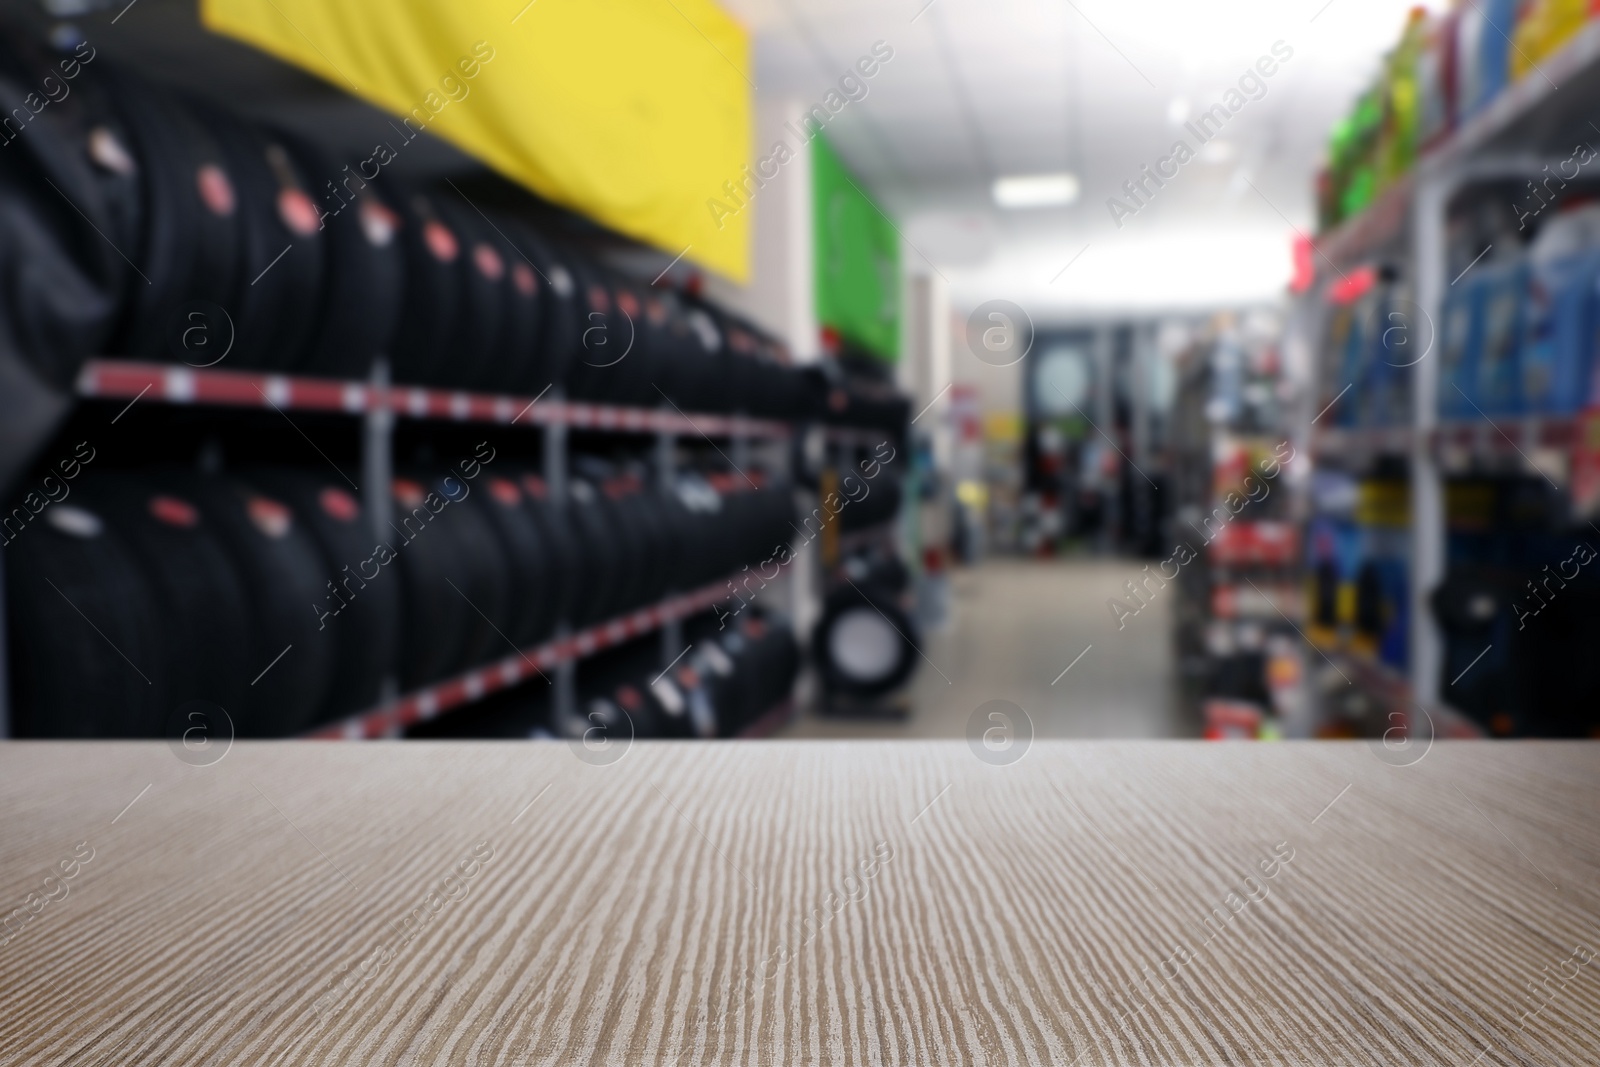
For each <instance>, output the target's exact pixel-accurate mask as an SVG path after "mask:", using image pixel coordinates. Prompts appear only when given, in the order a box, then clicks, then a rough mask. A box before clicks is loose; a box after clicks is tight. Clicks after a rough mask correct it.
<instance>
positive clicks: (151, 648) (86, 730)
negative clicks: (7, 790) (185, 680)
mask: <svg viewBox="0 0 1600 1067" xmlns="http://www.w3.org/2000/svg"><path fill="white" fill-rule="evenodd" d="M6 566H7V574H6V609H7V614H8V618H7V626H6V632H7V633H8V634H9V635H10V664H11V677H12V691H11V697H12V703H11V715H12V729H13V730H14V732H15V734H16V736H18V737H89V738H93V737H157V736H160V733H161V730H162V725H163V718H164V715H165V713H166V712H167V711H168V710H170V709H168V708H167V707H166V706H165V700H166V696H165V695H166V693H167V692H168V691H169V686H168V685H167V677H166V674H165V667H166V660H165V657H164V655H163V650H162V642H163V637H164V634H163V630H162V626H161V616H160V613H159V611H158V609H157V605H156V594H155V590H154V589H153V588H152V586H151V583H150V581H149V579H147V578H146V576H145V574H144V571H143V569H142V568H141V567H140V565H139V562H138V559H137V558H136V556H135V555H134V553H133V550H132V548H131V547H130V546H129V545H128V544H127V542H126V541H125V540H123V538H122V537H121V536H120V535H119V534H118V533H117V532H116V530H115V529H114V528H113V526H112V524H111V523H110V521H108V517H107V515H106V514H105V512H104V511H103V510H102V509H101V508H99V507H97V506H94V505H93V504H88V503H87V502H86V501H85V500H84V499H83V496H82V495H81V494H79V493H76V492H74V493H73V494H72V495H71V496H69V497H67V498H66V499H65V500H64V501H63V502H61V503H59V504H52V505H50V506H49V508H47V509H46V510H45V511H44V513H43V515H42V516H41V517H40V519H39V521H36V522H33V523H30V525H29V526H28V527H27V528H26V529H24V530H23V532H22V533H21V534H20V535H19V536H18V537H17V539H16V540H15V541H14V542H12V543H11V544H10V545H8V546H7V548H6Z"/></svg>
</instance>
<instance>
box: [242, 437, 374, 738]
mask: <svg viewBox="0 0 1600 1067" xmlns="http://www.w3.org/2000/svg"><path fill="white" fill-rule="evenodd" d="M239 478H240V480H241V481H243V482H244V483H245V484H247V485H250V486H253V487H255V488H258V489H260V490H261V491H262V492H264V493H266V494H268V495H269V496H271V497H273V498H274V499H277V500H281V501H283V502H284V503H286V504H288V505H289V507H290V508H291V509H292V510H293V511H294V513H295V517H296V518H298V519H300V520H301V521H302V522H303V523H304V525H305V527H306V528H307V529H308V530H309V531H310V532H311V536H312V538H313V539H314V540H315V542H316V545H317V548H318V550H319V551H320V553H321V564H322V571H321V574H320V578H321V581H320V582H319V583H318V585H317V590H316V591H317V599H316V600H315V601H314V602H312V603H308V604H306V605H305V606H304V608H303V609H302V610H304V611H305V612H306V614H307V615H308V616H310V617H311V619H312V621H313V622H314V623H315V624H316V625H315V627H314V629H315V630H316V633H315V634H314V636H315V637H317V638H320V639H323V640H330V639H331V640H332V641H334V643H335V645H336V647H337V651H336V653H335V654H334V662H335V663H336V664H337V666H336V668H335V670H334V672H333V680H332V682H331V683H330V685H329V689H328V693H327V696H326V697H325V699H324V701H323V705H322V708H321V710H320V712H319V714H318V716H317V718H318V720H319V721H324V722H325V721H328V720H331V719H337V718H341V717H343V716H346V715H351V714H354V713H355V712H359V711H366V710H367V709H369V708H371V707H373V706H374V705H376V704H377V702H378V699H379V697H380V694H381V691H382V685H383V680H384V679H385V678H395V677H397V676H398V672H399V647H400V646H399V641H400V621H401V617H400V615H401V610H402V604H403V601H402V599H401V586H402V579H401V577H400V575H399V574H398V573H397V568H398V563H397V562H396V561H395V559H394V558H393V557H394V556H395V555H396V549H395V547H394V545H393V544H392V540H391V541H388V542H385V543H386V544H388V545H389V547H388V551H387V552H385V553H379V552H377V551H376V547H377V539H376V538H375V537H374V536H373V534H372V531H371V529H370V528H369V526H368V520H367V517H366V514H365V512H364V510H363V509H362V507H361V505H360V503H359V502H358V501H357V499H356V497H355V496H354V494H352V493H351V491H350V489H349V488H348V487H347V486H346V485H345V484H344V483H343V482H341V481H339V480H337V479H334V478H329V477H323V476H321V475H320V474H316V473H313V472H310V471H305V470H299V469H296V468H291V467H255V468H249V469H246V470H243V471H241V472H240V473H239ZM399 551H404V549H399ZM385 559H387V562H385ZM368 560H371V561H372V565H370V566H369V565H368V564H367V561H368ZM373 566H376V567H377V568H378V572H377V574H376V576H374V577H371V578H366V577H364V575H371V574H372V567H373ZM336 583H337V584H336Z"/></svg>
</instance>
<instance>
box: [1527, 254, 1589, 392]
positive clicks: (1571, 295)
mask: <svg viewBox="0 0 1600 1067" xmlns="http://www.w3.org/2000/svg"><path fill="white" fill-rule="evenodd" d="M1597 274H1600V253H1596V252H1594V251H1589V252H1584V253H1581V254H1579V255H1575V256H1566V257H1563V258H1561V259H1557V260H1554V261H1551V262H1546V263H1535V264H1533V266H1531V267H1530V268H1529V273H1528V306H1527V311H1526V313H1525V322H1524V333H1523V341H1522V356H1521V360H1520V363H1521V378H1522V382H1521V387H1522V389H1521V391H1522V405H1523V411H1524V412H1525V413H1526V414H1529V415H1548V416H1566V415H1572V414H1574V413H1575V412H1577V411H1579V410H1581V409H1582V408H1584V407H1585V406H1587V403H1588V399H1589V368H1590V363H1591V355H1592V352H1593V345H1594V339H1595V338H1594V331H1595V325H1594V323H1595V314H1594V306H1595V300H1596V296H1597V293H1596V288H1595V287H1596V277H1597Z"/></svg>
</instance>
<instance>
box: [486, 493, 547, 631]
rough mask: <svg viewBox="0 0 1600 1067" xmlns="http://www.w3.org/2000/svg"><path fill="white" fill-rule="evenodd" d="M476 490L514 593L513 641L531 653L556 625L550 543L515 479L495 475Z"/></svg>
mask: <svg viewBox="0 0 1600 1067" xmlns="http://www.w3.org/2000/svg"><path fill="white" fill-rule="evenodd" d="M477 490H478V491H477V492H474V493H473V495H472V497H471V499H472V500H473V501H474V502H475V506H477V507H478V509H479V510H480V511H481V512H482V513H483V515H484V517H485V518H486V519H487V520H488V522H489V525H490V527H491V528H492V529H493V531H494V534H495V536H496V538H498V540H499V547H500V554H501V557H502V558H503V559H504V560H505V566H506V571H505V575H504V578H503V579H502V581H503V582H504V584H505V586H506V587H507V589H508V590H509V593H510V596H509V599H508V605H507V612H506V614H507V622H506V626H505V628H504V629H505V636H506V637H507V638H509V639H510V642H511V645H513V646H515V647H516V648H517V649H519V650H523V651H526V650H527V649H528V648H530V647H531V646H532V645H534V644H535V643H536V642H538V641H540V640H542V639H543V638H544V637H545V636H546V635H547V634H549V632H550V631H551V630H552V629H553V628H554V627H555V623H556V618H555V612H554V609H555V605H554V604H552V602H551V597H550V586H551V580H550V573H549V571H550V567H551V564H552V560H551V559H550V554H549V550H548V546H547V545H546V543H545V538H544V535H543V533H542V531H541V530H540V528H539V523H538V522H537V521H536V520H535V519H534V516H533V513H532V510H531V509H530V508H529V507H528V501H527V500H526V498H525V496H524V493H523V490H522V488H521V487H520V486H519V485H518V484H517V483H516V481H515V480H514V479H512V478H509V477H506V476H504V475H500V474H490V475H487V476H486V477H484V479H483V480H482V481H480V482H479V483H478V484H477ZM506 651H507V652H508V653H509V652H510V651H511V649H510V648H507V649H506Z"/></svg>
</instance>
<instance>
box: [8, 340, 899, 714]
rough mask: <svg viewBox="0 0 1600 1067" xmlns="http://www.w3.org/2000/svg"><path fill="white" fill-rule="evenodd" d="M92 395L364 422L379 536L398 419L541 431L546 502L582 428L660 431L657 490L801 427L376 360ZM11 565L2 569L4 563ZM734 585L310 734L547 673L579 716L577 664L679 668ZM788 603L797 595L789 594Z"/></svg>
mask: <svg viewBox="0 0 1600 1067" xmlns="http://www.w3.org/2000/svg"><path fill="white" fill-rule="evenodd" d="M77 392H78V395H79V396H80V397H82V398H85V399H100V400H119V399H125V400H129V401H132V400H135V399H142V400H144V401H146V402H157V403H166V404H175V405H193V406H208V407H222V408H240V407H244V408H276V409H278V410H281V411H283V412H291V411H313V412H322V413H333V414H344V415H348V416H351V417H357V418H360V419H361V420H362V430H361V471H362V477H363V484H364V485H366V486H367V487H368V488H367V489H366V490H365V491H364V492H363V494H362V497H363V499H362V504H363V507H364V508H365V509H366V514H367V515H368V516H369V517H370V519H371V522H372V528H373V531H374V533H375V534H377V535H378V536H379V537H382V536H383V533H384V531H386V530H387V528H388V523H389V519H390V517H391V511H392V505H391V502H390V499H389V495H388V494H387V493H386V492H384V491H383V488H382V487H384V486H387V485H389V484H390V482H391V480H392V477H391V475H392V472H393V442H394V427H395V422H396V420H397V419H400V418H408V419H433V420H442V421H451V422H480V423H486V424H496V425H502V426H527V427H529V428H537V429H538V430H539V431H540V432H541V433H542V435H543V463H544V476H545V481H546V483H547V484H548V485H549V487H550V497H551V499H552V500H554V501H557V502H558V506H559V502H562V501H565V500H566V496H567V494H566V489H567V482H568V475H569V471H570V462H569V460H570V455H569V437H570V432H571V431H572V430H574V429H578V430H590V431H601V432H608V433H621V434H630V433H631V434H640V435H653V436H654V438H655V443H654V449H653V458H654V465H655V474H656V479H657V484H658V485H659V486H661V487H663V488H668V487H671V486H672V485H674V484H675V478H676V473H677V457H678V449H679V443H680V440H681V439H685V438H692V437H697V438H703V439H705V440H707V441H711V440H712V439H713V438H717V439H722V440H724V441H725V442H726V444H727V447H728V453H729V454H730V456H731V462H732V463H733V464H735V465H736V466H738V467H739V469H741V470H743V469H744V468H746V467H748V466H749V465H750V464H751V462H752V457H753V449H754V447H755V446H756V445H757V444H759V443H765V444H768V445H772V446H783V445H786V444H787V443H788V441H789V440H790V438H791V437H792V436H794V435H795V434H797V433H801V432H804V428H803V427H799V426H794V425H791V424H789V423H787V422H782V421H777V420H772V419H753V418H748V417H746V416H744V415H740V414H733V415H723V414H685V413H683V412H681V411H679V410H677V409H676V408H671V407H663V408H656V409H651V408H630V407H620V406H615V405H608V404H591V403H579V402H570V401H568V400H567V399H566V398H565V397H564V396H563V395H562V392H561V390H559V389H550V390H547V391H546V392H545V393H542V394H540V395H539V396H537V397H522V396H508V395H503V394H486V393H469V392H462V391H457V390H445V389H434V388H427V387H416V386H406V385H393V384H391V383H390V380H389V370H388V367H387V365H386V364H385V363H384V361H382V360H380V361H378V362H377V363H376V364H375V365H374V367H373V370H372V373H371V375H370V376H369V377H368V379H367V380H366V381H339V380H333V379H323V378H311V377H297V376H293V375H283V374H269V373H261V372H250V371H233V370H215V369H205V370H201V369H195V368H190V367H187V366H177V365H170V364H158V363H140V362H134V361H129V360H120V359H96V360H91V361H89V362H88V363H86V364H85V365H84V367H83V370H82V372H81V373H80V375H79V377H78V382H77ZM825 432H826V434H827V436H828V437H829V438H830V439H831V440H834V441H836V442H837V443H839V444H840V445H842V446H843V445H848V444H855V443H859V442H858V438H860V439H865V437H866V436H869V435H867V434H866V432H865V431H859V430H853V429H849V428H830V429H828V430H827V431H825ZM788 457H789V452H788V449H787V448H785V447H772V448H770V449H769V452H768V455H767V457H766V458H767V459H768V460H769V461H772V462H776V463H779V464H782V463H785V462H786V461H787V459H788ZM0 562H3V561H0ZM3 582H4V574H3V571H0V737H9V736H11V729H10V717H9V698H10V680H9V676H8V674H7V664H6V659H7V655H6V653H7V645H6V640H5V637H6V635H5V625H6V614H5V611H4V604H5V602H4V596H3V592H4V584H3ZM727 595H728V594H727V591H726V583H716V584H713V585H709V586H706V587H704V588H702V589H698V590H691V591H688V592H682V593H678V592H675V593H672V594H669V595H668V596H667V597H666V598H664V599H663V600H662V601H660V602H659V603H655V604H650V605H645V606H643V607H640V608H638V609H636V610H634V611H631V612H627V613H625V614H624V615H621V616H619V617H617V618H615V619H611V620H608V621H606V622H604V623H600V624H598V625H596V626H592V627H589V628H587V629H584V630H582V631H578V632H574V631H573V629H572V628H571V627H570V626H569V625H568V624H567V623H564V622H563V623H561V624H560V626H559V627H558V628H557V630H556V632H555V634H554V635H552V637H551V639H550V640H549V641H547V642H545V643H544V644H542V645H539V646H537V647H536V648H532V649H527V650H518V651H516V652H514V653H513V654H512V655H510V656H507V657H505V658H503V659H502V660H500V661H497V662H494V663H489V664H484V665H481V666H479V667H477V668H475V669H473V670H470V671H467V672H465V673H464V674H461V675H459V676H457V677H455V678H451V679H448V680H446V681H443V682H440V683H437V684H435V685H431V686H427V687H424V688H423V689H420V690H417V691H415V692H412V693H406V694H400V693H399V692H398V690H397V688H396V687H395V685H394V683H393V681H392V680H390V681H388V682H386V684H385V686H384V689H383V696H382V698H381V699H380V701H379V706H378V707H376V708H373V709H370V710H368V711H366V712H362V713H359V714H356V715H353V716H350V717H349V718H346V719H343V720H340V721H338V722H335V723H331V724H324V725H323V726H320V727H318V728H317V729H316V730H314V731H313V732H312V733H311V734H310V735H309V736H312V737H322V738H371V737H394V736H398V735H399V733H400V732H401V731H402V730H403V729H404V728H405V727H407V726H409V725H411V724H413V723H416V722H421V721H424V720H426V719H431V718H434V717H436V716H438V715H440V714H443V713H444V712H446V711H449V710H451V709H453V708H457V707H461V706H464V705H466V704H469V703H472V702H473V701H476V700H478V699H481V698H482V697H484V696H487V695H488V694H490V693H492V692H495V691H497V690H501V689H504V688H506V687H508V686H511V685H515V684H518V683H519V682H521V681H524V680H525V679H527V678H529V677H532V676H533V675H534V674H535V673H538V672H541V671H544V670H546V669H550V670H552V671H553V675H552V677H551V681H552V684H553V685H554V694H553V698H554V703H555V711H556V714H557V715H562V714H566V715H575V714H576V703H577V665H578V663H579V661H580V660H582V659H584V658H586V657H588V656H590V655H593V654H594V653H596V652H599V651H601V650H603V649H606V648H610V647H614V646H615V645H618V644H621V643H622V642H624V641H627V640H631V639H633V638H635V637H638V636H642V635H644V634H647V633H650V632H651V631H658V632H659V633H660V635H661V664H662V667H663V668H666V667H668V666H670V665H671V663H672V662H673V660H674V659H675V658H676V657H678V655H679V654H680V653H681V651H682V645H683V619H684V618H686V617H688V616H689V615H692V614H694V613H696V612H698V611H703V610H705V609H707V608H709V607H711V606H712V605H714V604H716V603H718V602H719V601H721V600H724V599H726V598H727ZM791 599H792V598H791ZM792 707H793V705H792V702H787V701H786V702H784V703H783V704H781V705H780V706H779V707H778V708H775V709H772V710H771V711H770V712H769V713H768V714H767V715H765V716H763V718H762V719H761V720H760V721H759V722H758V723H757V724H755V727H759V728H760V729H759V731H757V732H761V733H770V732H771V731H772V730H773V729H775V728H776V726H777V725H781V723H779V722H778V716H779V714H780V713H781V712H783V711H784V709H785V708H788V709H790V711H792ZM755 727H752V729H755Z"/></svg>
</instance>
